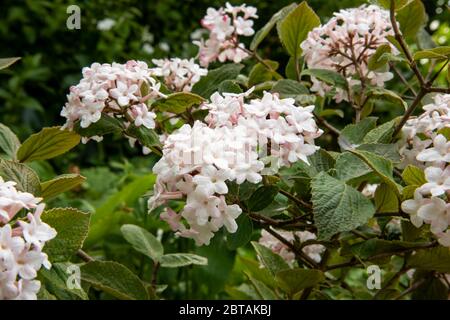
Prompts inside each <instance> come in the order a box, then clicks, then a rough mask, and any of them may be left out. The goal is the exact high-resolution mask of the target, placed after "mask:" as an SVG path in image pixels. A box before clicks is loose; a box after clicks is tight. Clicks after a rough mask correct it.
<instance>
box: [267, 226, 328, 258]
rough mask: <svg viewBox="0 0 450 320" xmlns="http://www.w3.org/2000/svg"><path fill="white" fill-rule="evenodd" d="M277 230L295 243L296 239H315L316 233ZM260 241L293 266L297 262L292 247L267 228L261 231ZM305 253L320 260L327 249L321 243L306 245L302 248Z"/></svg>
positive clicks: (302, 240)
mask: <svg viewBox="0 0 450 320" xmlns="http://www.w3.org/2000/svg"><path fill="white" fill-rule="evenodd" d="M276 232H277V233H278V234H279V235H280V236H282V237H283V238H285V239H286V240H288V241H290V242H292V243H294V240H296V239H297V240H298V241H299V243H303V242H305V241H308V240H315V239H316V235H315V234H314V233H312V232H309V231H295V232H291V231H282V230H276ZM259 243H260V244H261V245H263V246H265V247H267V248H269V249H270V250H272V251H273V252H274V253H276V254H278V255H280V256H281V257H282V258H283V259H284V260H285V261H286V262H287V263H288V264H289V265H291V266H293V265H294V262H295V254H294V252H292V251H291V249H290V248H289V247H288V246H287V245H286V244H284V243H283V242H281V241H280V240H278V239H277V238H275V237H274V236H273V235H271V234H270V233H269V232H267V231H266V230H262V231H261V238H259ZM302 251H303V253H304V254H306V255H307V256H308V257H309V258H311V259H312V260H314V261H315V262H320V260H321V259H322V257H321V255H322V253H323V252H324V251H325V247H324V246H323V245H321V244H310V245H306V246H304V247H303V248H302Z"/></svg>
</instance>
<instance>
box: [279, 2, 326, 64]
mask: <svg viewBox="0 0 450 320" xmlns="http://www.w3.org/2000/svg"><path fill="white" fill-rule="evenodd" d="M319 25H320V19H319V17H318V16H317V15H316V14H315V12H314V11H313V10H312V9H311V7H309V5H308V4H307V3H306V1H303V2H302V3H301V4H299V5H298V6H297V8H295V9H294V10H292V11H290V13H289V14H288V15H287V16H286V17H285V18H284V19H283V20H281V21H280V22H279V23H278V25H277V31H278V36H279V37H280V40H281V43H282V44H283V46H284V47H285V48H286V50H287V52H288V53H289V54H290V55H291V56H292V57H294V58H295V59H298V58H300V56H301V53H302V49H301V48H300V44H301V43H302V42H303V41H304V40H305V39H306V37H307V36H308V33H309V31H311V30H312V29H313V28H315V27H318V26H319Z"/></svg>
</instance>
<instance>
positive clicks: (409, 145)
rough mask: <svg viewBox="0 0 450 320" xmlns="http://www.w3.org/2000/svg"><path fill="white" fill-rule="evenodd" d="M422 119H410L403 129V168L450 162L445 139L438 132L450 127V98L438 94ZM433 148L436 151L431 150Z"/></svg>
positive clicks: (401, 142) (400, 150)
mask: <svg viewBox="0 0 450 320" xmlns="http://www.w3.org/2000/svg"><path fill="white" fill-rule="evenodd" d="M423 109H424V110H425V111H424V112H423V113H422V114H421V115H420V116H418V117H415V118H410V119H409V120H408V121H407V122H406V123H405V125H404V126H403V128H402V139H401V140H399V142H398V145H399V152H400V154H401V155H402V156H403V159H402V163H401V164H400V168H404V167H406V166H407V165H408V164H412V165H415V166H418V167H420V168H425V167H426V166H428V165H429V164H430V163H432V162H434V161H437V162H438V163H437V165H439V162H442V161H448V159H449V154H448V151H447V150H446V149H445V146H446V142H445V140H446V139H445V137H443V136H442V135H441V136H440V137H438V136H439V135H438V133H437V132H438V131H439V130H441V129H443V128H449V127H450V94H438V95H436V96H435V97H434V101H433V103H430V104H427V105H425V106H424V107H423ZM430 146H432V147H430Z"/></svg>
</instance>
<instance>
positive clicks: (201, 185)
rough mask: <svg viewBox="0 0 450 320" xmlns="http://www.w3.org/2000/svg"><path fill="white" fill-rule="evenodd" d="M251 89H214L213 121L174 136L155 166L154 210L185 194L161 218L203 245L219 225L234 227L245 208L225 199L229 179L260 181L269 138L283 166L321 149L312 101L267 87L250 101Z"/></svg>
mask: <svg viewBox="0 0 450 320" xmlns="http://www.w3.org/2000/svg"><path fill="white" fill-rule="evenodd" d="M249 93H250V92H247V93H243V94H231V93H225V94H223V95H220V94H219V93H214V94H213V95H212V96H211V102H210V103H205V104H204V105H203V107H202V108H204V109H207V110H208V111H209V114H208V116H207V117H206V119H205V120H206V122H207V123H208V125H207V124H204V123H202V122H199V121H197V122H195V123H194V125H193V126H192V127H191V126H190V125H187V124H186V125H184V126H183V127H181V128H180V129H178V130H177V131H175V132H174V133H172V134H171V135H169V136H168V137H167V138H166V140H165V142H164V148H163V157H162V158H161V159H160V161H159V162H158V163H157V164H156V165H155V166H154V168H153V172H154V173H155V174H157V175H158V178H157V183H156V185H155V188H154V192H155V194H154V196H153V197H151V198H150V199H149V208H150V210H152V209H153V208H155V207H156V206H159V205H162V204H164V203H166V202H167V200H171V199H185V200H186V205H185V207H184V209H183V210H182V212H181V213H179V214H177V213H175V212H174V211H172V210H170V209H167V211H166V212H165V213H164V214H162V216H161V217H162V219H164V220H166V221H167V222H169V224H170V225H171V227H172V229H173V230H174V231H176V232H177V233H178V235H180V236H183V237H188V238H193V239H195V241H196V243H197V244H198V245H201V244H208V243H209V241H210V239H211V238H212V237H213V236H214V232H216V231H217V230H218V229H219V228H221V227H222V226H225V227H226V228H227V230H228V231H229V232H235V231H236V230H237V225H236V222H235V221H234V220H235V219H236V218H237V217H238V216H239V214H240V213H241V209H240V208H239V206H237V205H227V204H226V202H225V198H224V195H225V194H227V193H228V188H227V185H226V183H225V182H226V181H236V183H238V184H241V183H243V182H244V181H249V182H251V183H258V182H260V181H261V180H262V177H261V173H262V170H263V169H264V163H263V161H261V159H259V156H260V154H259V151H261V150H262V148H263V147H266V145H267V143H268V141H269V139H270V140H271V141H272V143H271V156H272V157H275V158H277V159H279V160H278V161H277V165H278V166H279V165H288V164H290V163H292V162H295V161H297V160H298V159H302V160H304V161H307V158H306V157H307V156H308V155H311V154H313V153H314V152H315V151H316V149H317V148H318V147H316V146H314V139H315V138H317V137H318V136H319V135H320V134H321V133H322V131H321V130H320V129H318V128H317V126H316V123H315V121H314V119H313V115H312V113H311V112H312V109H313V108H314V107H313V106H309V107H306V108H302V107H296V106H295V105H294V100H293V99H279V98H278V96H277V95H276V94H271V93H268V92H265V93H264V97H263V98H262V99H254V100H251V101H250V102H249V103H245V98H246V97H247V96H248V94H249ZM276 146H279V148H275V147H276ZM182 218H184V220H183V221H184V222H186V223H187V224H188V225H189V229H188V228H186V225H185V224H184V223H183V221H182Z"/></svg>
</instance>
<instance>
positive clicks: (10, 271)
mask: <svg viewBox="0 0 450 320" xmlns="http://www.w3.org/2000/svg"><path fill="white" fill-rule="evenodd" d="M15 185H16V183H15V182H12V181H8V182H4V181H3V179H1V178H0V300H36V299H37V297H36V294H37V293H38V291H39V289H40V287H41V284H40V282H39V281H38V280H35V278H36V276H37V271H38V270H39V269H40V268H41V266H44V267H45V268H47V269H50V267H51V264H50V262H49V261H48V257H47V255H46V254H45V253H44V252H42V249H43V247H44V245H45V243H46V242H47V241H49V240H51V239H53V238H54V237H55V236H56V230H55V229H53V228H52V227H50V226H49V225H48V224H46V223H44V222H42V221H41V218H40V216H41V214H42V212H43V210H44V207H45V204H43V203H42V204H39V202H40V201H41V198H36V197H34V196H33V195H32V194H30V193H27V192H21V191H18V190H17V189H16V188H15ZM22 209H24V210H26V211H28V214H27V216H26V220H25V219H24V220H17V221H16V223H15V224H14V226H15V227H14V228H12V227H11V225H10V224H9V223H10V222H11V220H12V219H13V218H14V217H15V216H16V214H17V213H18V212H19V211H20V210H22ZM32 209H34V214H33V213H31V210H32Z"/></svg>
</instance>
